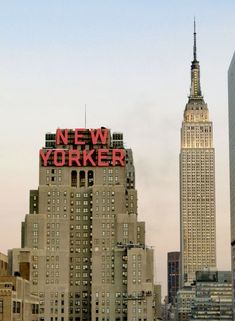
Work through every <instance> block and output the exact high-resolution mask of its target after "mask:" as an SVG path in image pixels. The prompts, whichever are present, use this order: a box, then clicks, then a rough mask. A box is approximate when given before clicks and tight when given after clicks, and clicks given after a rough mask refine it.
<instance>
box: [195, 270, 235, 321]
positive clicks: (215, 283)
mask: <svg viewBox="0 0 235 321" xmlns="http://www.w3.org/2000/svg"><path fill="white" fill-rule="evenodd" d="M191 320H195V321H201V320H229V321H232V320H233V310H232V276H231V272H230V271H200V272H197V273H196V286H195V297H194V299H193V301H192V306H191Z"/></svg>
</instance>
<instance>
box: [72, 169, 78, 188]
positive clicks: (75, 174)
mask: <svg viewBox="0 0 235 321" xmlns="http://www.w3.org/2000/svg"><path fill="white" fill-rule="evenodd" d="M71 186H72V187H77V172H76V171H72V173H71Z"/></svg>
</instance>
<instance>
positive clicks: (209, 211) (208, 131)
mask: <svg viewBox="0 0 235 321" xmlns="http://www.w3.org/2000/svg"><path fill="white" fill-rule="evenodd" d="M180 246H181V249H180V251H181V270H182V271H181V285H182V286H183V285H184V284H186V283H189V284H190V283H191V282H192V281H193V280H195V272H196V271H200V270H203V268H205V267H216V223H215V155H214V147H213V127H212V122H211V121H210V120H209V112H208V108H207V104H206V103H205V101H204V99H203V96H202V92H201V87H200V66H199V62H198V60H197V53H196V31H195V25H194V50H193V61H192V64H191V90H190V95H189V99H188V103H187V104H186V107H185V110H184V119H183V122H182V127H181V151H180Z"/></svg>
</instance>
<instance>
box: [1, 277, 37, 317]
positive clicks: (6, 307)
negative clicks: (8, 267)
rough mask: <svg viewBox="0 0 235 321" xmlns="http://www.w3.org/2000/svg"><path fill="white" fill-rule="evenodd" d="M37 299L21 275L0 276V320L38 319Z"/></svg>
mask: <svg viewBox="0 0 235 321" xmlns="http://www.w3.org/2000/svg"><path fill="white" fill-rule="evenodd" d="M38 307H39V300H38V297H37V296H34V295H32V294H31V293H30V283H29V281H27V280H24V279H23V278H21V277H16V276H8V275H5V276H0V321H38V312H39V310H38Z"/></svg>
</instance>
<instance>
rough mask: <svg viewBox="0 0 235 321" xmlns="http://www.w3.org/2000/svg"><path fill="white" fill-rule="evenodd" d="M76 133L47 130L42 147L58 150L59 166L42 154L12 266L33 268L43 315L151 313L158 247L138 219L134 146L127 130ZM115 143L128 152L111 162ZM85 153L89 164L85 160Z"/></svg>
mask: <svg viewBox="0 0 235 321" xmlns="http://www.w3.org/2000/svg"><path fill="white" fill-rule="evenodd" d="M105 130H106V129H104V128H102V129H101V135H102V133H104V131H105ZM75 136H76V133H75V131H73V130H69V132H68V137H69V138H68V141H67V142H66V143H63V142H61V143H58V142H56V135H55V134H46V144H45V147H44V148H43V149H42V152H43V153H44V152H45V153H47V152H48V151H49V152H48V155H49V153H50V150H51V153H54V155H55V154H56V155H57V156H58V155H59V156H58V158H57V160H56V162H57V166H54V164H53V159H52V158H51V156H49V157H48V160H47V161H48V163H47V165H48V166H44V165H45V163H44V161H43V159H41V161H40V168H39V187H38V189H37V190H32V191H30V211H29V214H27V215H26V218H25V222H24V223H23V225H22V249H14V250H12V251H11V252H10V254H11V269H12V272H14V271H19V270H20V267H24V271H26V272H25V273H26V274H27V271H28V268H29V279H30V282H31V286H32V291H33V293H35V294H38V295H39V297H40V318H39V320H40V321H89V320H92V321H104V320H105V321H124V320H126V321H127V320H131V321H134V320H136V321H137V320H138V321H139V320H142V321H147V320H153V314H154V304H153V301H154V285H153V250H152V249H151V248H148V247H147V246H146V245H145V224H144V222H138V220H137V191H136V189H135V169H134V164H133V157H132V151H131V150H130V149H125V148H124V145H123V137H122V134H120V133H119V134H115V133H114V134H112V135H111V133H110V131H109V130H108V135H107V139H106V140H105V141H104V140H103V141H101V140H99V139H97V140H96V141H92V140H91V137H90V131H89V130H88V129H86V130H83V131H82V134H81V136H83V140H84V144H83V143H82V144H80V143H79V142H78V139H77V143H76V144H75V143H74V142H75V141H76V138H75ZM77 137H78V136H77ZM116 149H119V150H121V151H124V154H125V164H124V165H123V166H122V164H121V163H120V162H119V164H114V163H113V162H114V160H113V159H112V156H111V155H114V154H115V150H116ZM71 150H72V152H71ZM76 150H77V151H76ZM92 150H94V152H92ZM99 150H102V152H99ZM107 151H108V152H107ZM63 153H66V156H65V158H64V159H63V155H64V154H63ZM89 153H91V154H90V157H91V155H92V157H93V156H94V155H95V156H94V158H93V161H92V160H91V159H90V158H89V157H88V156H87V155H88V154H89ZM68 155H70V156H68ZM71 155H72V156H71ZM78 155H83V159H82V160H81V159H78ZM84 155H86V157H88V158H87V162H89V163H90V164H89V165H87V166H80V165H81V163H82V164H84V162H85V160H84V158H85V156H84ZM97 155H98V156H97ZM67 157H70V160H69V159H68V158H67ZM76 157H77V158H76ZM79 157H80V156H79ZM81 157H82V156H81ZM96 157H98V160H97V158H96ZM71 159H72V161H71ZM63 162H64V163H63ZM79 162H80V165H79V166H78V164H79ZM92 162H93V163H92ZM97 162H98V163H97ZM58 163H59V164H60V165H59V166H58ZM62 163H63V166H62V165H61V164H62ZM92 164H93V165H92ZM97 164H98V166H96V165H97ZM91 165H92V166H91ZM115 165H116V166H115ZM22 252H23V253H22Z"/></svg>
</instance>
